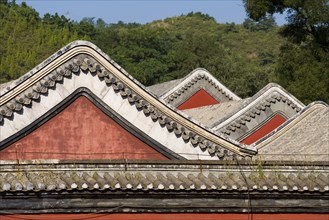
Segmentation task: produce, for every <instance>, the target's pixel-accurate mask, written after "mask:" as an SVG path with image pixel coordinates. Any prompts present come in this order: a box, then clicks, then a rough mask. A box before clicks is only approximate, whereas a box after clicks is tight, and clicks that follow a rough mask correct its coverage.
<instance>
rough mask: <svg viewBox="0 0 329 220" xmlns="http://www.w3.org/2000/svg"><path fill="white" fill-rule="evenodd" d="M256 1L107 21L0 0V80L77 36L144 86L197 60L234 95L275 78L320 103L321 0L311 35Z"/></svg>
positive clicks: (325, 83)
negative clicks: (224, 9)
mask: <svg viewBox="0 0 329 220" xmlns="http://www.w3.org/2000/svg"><path fill="white" fill-rule="evenodd" d="M262 1H265V2H266V0H245V4H246V10H247V12H248V13H249V15H250V18H248V19H246V20H245V21H244V22H243V24H241V25H238V24H234V23H226V24H221V23H218V22H217V21H216V20H215V19H214V18H213V17H211V16H209V15H207V14H202V13H200V12H191V13H189V14H186V15H181V16H177V17H171V18H167V19H164V20H158V21H154V22H151V23H147V24H138V23H123V22H118V23H115V24H107V23H105V22H104V21H103V20H102V19H99V18H84V19H82V20H81V21H79V22H76V21H72V20H70V19H67V18H66V17H65V16H59V15H58V14H54V15H51V14H45V15H44V16H43V17H41V16H40V15H39V14H38V12H37V11H36V10H34V9H33V8H31V7H30V6H28V5H27V4H26V3H24V2H23V3H22V4H21V5H18V4H16V3H15V1H5V0H2V1H1V2H0V83H4V82H7V81H10V80H13V79H16V78H18V77H20V76H21V75H23V74H25V73H26V72H28V71H29V70H30V69H32V68H33V67H34V66H36V65H37V64H39V63H40V62H42V61H43V60H45V59H46V58H47V57H49V56H50V55H52V54H53V53H54V52H56V51H57V50H58V49H60V48H62V47H63V46H65V45H66V44H68V43H70V42H72V41H74V40H78V39H83V40H88V41H91V42H92V43H94V44H95V45H97V46H98V47H99V48H100V49H102V50H103V51H104V52H105V53H107V54H108V55H109V56H110V57H111V58H112V59H114V60H115V61H116V62H117V63H118V64H119V65H121V66H122V67H123V68H124V69H125V70H127V71H128V72H129V73H130V74H131V75H132V76H133V77H135V78H136V79H137V80H139V81H140V82H141V83H142V84H144V85H146V86H149V85H153V84H156V83H160V82H164V81H168V80H172V79H177V78H181V77H184V76H185V75H187V74H188V73H189V72H191V71H192V70H193V69H195V68H197V67H202V68H205V69H207V70H208V71H209V72H210V73H211V74H213V75H214V76H215V77H216V78H218V79H219V80H220V81H221V82H222V83H224V84H225V85H226V86H227V87H228V88H230V89H231V90H232V91H233V92H235V93H236V94H238V95H239V96H241V97H249V96H252V95H253V94H255V93H256V92H257V91H258V90H260V89H261V88H262V87H264V86H265V85H266V84H268V83H269V82H276V83H278V84H280V85H282V86H283V87H284V88H286V89H287V90H288V91H289V92H291V93H292V94H293V95H295V96H296V97H297V98H299V99H300V100H301V101H303V102H304V103H306V104H307V103H309V102H311V101H315V100H323V101H325V102H327V103H328V102H329V68H328V63H329V58H328V57H329V56H328V48H329V47H328V42H329V41H328V36H329V32H328V21H329V19H327V18H329V9H328V7H327V9H328V10H327V11H326V10H325V11H324V12H321V13H322V14H324V16H328V17H324V18H322V17H321V19H324V21H325V22H322V23H321V22H320V23H319V21H318V23H316V25H314V27H315V28H316V31H317V34H318V35H319V36H315V37H313V35H311V34H310V35H307V33H306V34H305V33H300V32H298V30H299V29H298V25H297V26H296V25H295V26H293V27H291V26H289V25H290V24H291V22H290V24H289V25H286V26H283V27H279V26H277V25H276V23H275V20H274V19H273V16H272V15H271V12H273V10H272V11H266V9H268V8H266V7H264V8H263V11H264V13H263V14H255V13H253V10H256V9H254V8H253V7H249V6H250V5H249V4H250V3H252V2H258V3H262ZM292 1H293V0H292ZM314 1H315V2H317V1H318V2H326V1H327V0H314ZM258 5H259V4H258ZM267 7H268V4H267ZM273 7H274V6H273ZM287 7H290V8H292V6H289V5H288V6H287ZM256 11H257V12H259V11H260V10H259V9H257V10H256ZM313 11H314V10H313ZM325 19H327V20H325ZM326 22H327V23H326ZM299 25H300V24H299ZM323 26H324V27H325V28H324V29H322V27H323ZM289 28H290V29H289ZM302 28H304V27H302ZM318 29H319V30H320V29H321V32H319V31H318ZM292 36H294V37H292Z"/></svg>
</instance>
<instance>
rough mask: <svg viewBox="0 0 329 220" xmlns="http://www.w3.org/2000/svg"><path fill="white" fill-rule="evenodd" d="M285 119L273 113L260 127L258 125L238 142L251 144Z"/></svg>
mask: <svg viewBox="0 0 329 220" xmlns="http://www.w3.org/2000/svg"><path fill="white" fill-rule="evenodd" d="M285 121H286V119H285V118H284V117H283V116H281V115H275V116H274V117H273V118H271V120H269V121H268V122H266V123H265V124H264V125H263V126H262V127H260V128H259V129H258V130H256V131H255V132H253V133H252V134H251V135H249V136H248V137H246V138H245V139H243V140H242V141H240V142H241V143H244V144H252V143H254V142H256V141H258V140H259V139H261V138H262V137H264V136H265V135H267V134H268V133H270V132H271V131H273V130H274V129H276V128H277V127H279V126H280V125H281V124H283V123H284V122H285Z"/></svg>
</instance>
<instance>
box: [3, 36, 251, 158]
mask: <svg viewBox="0 0 329 220" xmlns="http://www.w3.org/2000/svg"><path fill="white" fill-rule="evenodd" d="M80 72H85V73H91V74H93V76H95V75H96V76H98V78H100V79H102V80H103V81H104V83H103V85H104V86H108V87H110V86H111V87H112V88H113V90H115V91H116V92H117V93H118V94H120V95H121V97H122V98H123V97H128V96H129V97H128V98H127V99H128V100H129V103H130V105H135V106H136V108H137V109H139V110H143V112H144V114H145V115H147V116H150V117H151V118H152V120H153V121H154V122H159V123H160V125H161V126H162V127H166V128H167V130H168V132H171V131H174V133H175V134H176V136H177V137H179V138H181V139H184V141H185V142H189V143H191V144H192V145H193V146H194V147H195V146H198V149H199V150H201V152H203V151H204V150H207V151H208V153H209V154H210V155H212V156H214V155H217V156H218V157H222V156H223V154H227V150H228V151H229V152H231V153H232V154H237V155H239V156H248V155H253V154H255V153H256V152H257V151H256V150H255V148H253V147H249V146H245V145H242V144H239V143H238V142H234V141H231V140H225V139H223V138H222V137H220V136H218V135H216V134H214V133H213V132H211V131H210V130H208V129H206V128H205V127H203V126H202V125H200V124H198V123H195V122H193V121H191V120H188V119H187V118H185V117H183V116H182V115H181V114H179V113H178V112H177V111H175V110H174V108H172V107H171V106H169V105H166V104H165V103H163V102H162V101H160V100H158V99H157V98H155V96H154V95H152V94H151V93H149V92H148V90H147V89H145V87H144V86H143V85H142V84H140V83H139V82H138V81H137V80H135V79H134V78H133V77H132V76H130V75H129V74H128V73H127V72H126V71H125V70H124V69H122V68H121V67H120V66H119V65H118V64H117V63H115V62H114V61H113V60H112V59H111V58H110V57H109V56H108V55H106V54H105V53H103V52H102V51H101V50H100V49H99V48H97V47H96V46H95V45H93V44H92V43H90V42H86V41H75V42H72V43H71V44H69V45H67V46H65V47H63V48H62V49H61V50H59V51H58V52H56V53H55V54H54V55H52V56H51V57H50V58H48V59H47V60H46V61H44V62H43V63H41V64H40V65H38V66H37V67H35V68H34V69H33V70H31V71H30V72H28V73H27V74H25V75H23V76H22V77H21V78H19V79H18V80H16V81H14V82H13V83H11V84H10V85H9V87H7V88H5V91H3V90H2V91H1V94H2V95H1V97H0V121H2V122H1V123H2V125H3V124H4V123H5V122H4V121H5V120H7V118H12V120H13V122H15V118H16V117H15V114H17V113H16V112H19V111H21V110H22V109H24V108H27V107H26V106H27V105H29V104H30V103H31V102H33V101H34V95H35V96H36V98H38V97H39V96H40V95H43V94H45V93H47V91H48V87H54V85H56V80H57V78H56V77H59V78H60V77H65V76H66V74H68V75H70V74H71V75H77V76H80V75H83V74H79V73H80ZM72 73H73V74H72ZM91 74H89V75H91ZM86 75H88V74H86ZM83 83H85V82H83ZM63 86H65V83H63ZM75 86H77V85H75ZM86 86H87V88H88V89H89V90H91V91H92V92H94V91H93V90H96V88H94V86H92V85H90V84H88V83H87V84H86ZM54 89H55V90H56V86H55V87H54ZM41 101H42V100H41ZM32 108H33V106H32ZM48 110H49V109H48ZM23 114H24V112H23ZM122 117H126V116H125V115H122ZM0 128H1V124H0ZM225 149H226V150H225Z"/></svg>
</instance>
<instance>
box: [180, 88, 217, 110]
mask: <svg viewBox="0 0 329 220" xmlns="http://www.w3.org/2000/svg"><path fill="white" fill-rule="evenodd" d="M218 103H219V102H218V101H217V100H216V99H214V98H213V97H212V96H211V95H210V94H209V93H207V92H206V91H205V90H204V89H200V90H199V91H197V92H196V93H194V94H193V95H192V96H191V97H190V98H189V99H187V100H186V101H185V102H183V103H182V104H181V105H179V106H178V107H177V109H179V110H184V109H190V108H198V107H201V106H207V105H215V104H218Z"/></svg>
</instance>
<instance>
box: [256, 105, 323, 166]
mask: <svg viewBox="0 0 329 220" xmlns="http://www.w3.org/2000/svg"><path fill="white" fill-rule="evenodd" d="M255 145H256V147H257V148H258V152H259V154H258V158H260V159H262V160H290V161H296V160H298V161H301V160H304V161H305V160H306V161H329V106H328V105H327V104H325V103H323V102H313V103H311V104H309V105H308V106H307V107H306V108H305V109H303V111H301V112H300V113H299V114H297V115H295V116H294V117H292V118H291V119H290V120H288V121H286V122H285V123H284V124H282V125H281V126H280V127H279V128H278V129H276V130H275V131H273V132H272V133H270V134H269V135H267V136H266V137H264V138H263V139H261V140H259V141H258V142H257V143H255Z"/></svg>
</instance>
